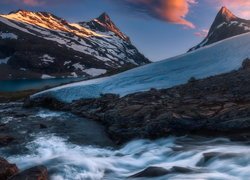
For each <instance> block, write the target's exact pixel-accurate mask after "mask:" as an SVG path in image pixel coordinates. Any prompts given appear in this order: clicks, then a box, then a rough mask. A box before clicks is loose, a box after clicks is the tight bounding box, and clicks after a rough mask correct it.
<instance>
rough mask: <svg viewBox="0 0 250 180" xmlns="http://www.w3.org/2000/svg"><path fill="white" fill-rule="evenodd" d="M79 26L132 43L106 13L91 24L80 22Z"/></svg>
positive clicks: (90, 22)
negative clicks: (109, 33)
mask: <svg viewBox="0 0 250 180" xmlns="http://www.w3.org/2000/svg"><path fill="white" fill-rule="evenodd" d="M79 24H80V25H81V26H83V27H86V28H89V29H91V30H94V31H98V32H105V33H108V32H111V33H113V34H114V35H115V36H118V37H119V38H121V39H122V40H124V41H126V42H128V43H131V42H130V39H129V37H128V36H127V35H125V34H124V33H122V32H121V31H120V29H119V28H118V27H117V26H116V25H115V23H114V22H113V21H112V20H111V18H110V16H109V15H108V14H107V13H106V12H104V13H102V14H101V15H100V16H99V17H97V18H95V19H93V20H91V21H89V22H79Z"/></svg>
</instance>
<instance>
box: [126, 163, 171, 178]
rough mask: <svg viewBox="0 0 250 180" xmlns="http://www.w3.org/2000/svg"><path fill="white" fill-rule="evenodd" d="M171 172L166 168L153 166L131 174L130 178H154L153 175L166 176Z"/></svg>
mask: <svg viewBox="0 0 250 180" xmlns="http://www.w3.org/2000/svg"><path fill="white" fill-rule="evenodd" d="M169 173H170V171H169V170H167V169H165V168H162V167H153V166H151V167H148V168H146V169H144V170H143V171H141V172H139V173H136V174H134V175H132V176H130V178H153V177H159V176H165V175H167V174H169Z"/></svg>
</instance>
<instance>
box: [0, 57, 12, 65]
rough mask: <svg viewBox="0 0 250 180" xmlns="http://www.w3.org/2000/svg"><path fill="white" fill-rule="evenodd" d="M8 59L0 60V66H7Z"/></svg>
mask: <svg viewBox="0 0 250 180" xmlns="http://www.w3.org/2000/svg"><path fill="white" fill-rule="evenodd" d="M9 59H10V57H7V58H3V59H0V64H7V63H8V61H9Z"/></svg>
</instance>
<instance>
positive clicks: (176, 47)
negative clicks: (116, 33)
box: [0, 0, 250, 61]
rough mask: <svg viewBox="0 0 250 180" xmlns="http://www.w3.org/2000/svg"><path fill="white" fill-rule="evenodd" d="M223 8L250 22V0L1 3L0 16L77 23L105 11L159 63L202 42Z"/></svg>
mask: <svg viewBox="0 0 250 180" xmlns="http://www.w3.org/2000/svg"><path fill="white" fill-rule="evenodd" d="M222 6H226V7H227V8H228V9H230V10H231V11H232V12H233V13H234V14H236V15H237V16H239V17H242V18H246V19H250V0H0V13H2V14H5V13H9V12H11V11H14V10H17V9H25V10H32V11H46V12H51V13H53V14H55V15H57V16H59V17H62V18H64V19H66V20H68V21H70V22H79V21H89V20H91V19H93V18H96V17H98V16H99V15H100V14H101V13H103V12H106V13H108V14H109V16H110V17H111V19H112V20H113V21H114V23H115V24H116V25H117V26H118V27H119V28H120V29H121V31H122V32H124V33H125V34H127V35H128V36H129V37H130V39H131V40H132V43H133V44H134V45H135V46H136V47H137V48H138V49H139V51H141V52H142V53H143V54H144V55H145V56H146V57H147V58H149V59H150V60H152V61H158V60H163V59H166V58H169V57H172V56H176V55H179V54H183V53H185V52H186V51H187V50H188V49H189V48H191V47H193V46H195V45H197V44H198V43H199V42H200V41H202V39H203V38H204V37H205V36H206V34H207V32H208V30H209V27H210V25H211V24H212V22H213V20H214V18H215V16H216V14H217V12H218V11H219V9H220V8H221V7H222Z"/></svg>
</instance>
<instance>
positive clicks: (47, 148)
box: [9, 135, 250, 180]
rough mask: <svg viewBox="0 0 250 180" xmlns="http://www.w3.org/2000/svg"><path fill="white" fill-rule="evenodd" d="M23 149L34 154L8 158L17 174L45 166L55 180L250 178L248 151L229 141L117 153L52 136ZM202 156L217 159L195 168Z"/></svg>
mask: <svg viewBox="0 0 250 180" xmlns="http://www.w3.org/2000/svg"><path fill="white" fill-rule="evenodd" d="M27 148H28V149H30V151H32V152H33V153H32V154H28V155H21V156H15V157H9V160H10V161H11V162H14V163H17V165H18V166H19V167H20V168H21V169H25V168H28V167H31V166H34V165H36V164H37V165H39V164H44V165H46V166H47V167H48V168H49V170H50V174H51V178H52V179H54V180H63V179H72V180H73V179H74V180H80V179H91V180H92V179H93V180H97V179H107V180H109V179H126V178H127V177H129V176H131V175H133V174H135V173H137V172H139V171H141V170H143V169H144V168H146V167H149V166H157V167H164V168H166V169H170V168H171V167H173V166H179V167H187V168H190V169H192V170H194V172H193V173H188V174H181V173H173V174H169V175H166V176H163V177H158V178H152V179H171V180H173V179H175V180H182V179H183V180H184V179H197V180H198V179H199V180H203V179H204V180H205V179H206V180H224V179H225V180H242V179H243V180H244V179H246V180H247V179H248V178H249V177H250V147H249V146H248V145H243V144H238V143H233V142H230V141H229V140H227V139H213V140H208V139H203V138H201V139H198V138H195V139H193V138H188V137H181V138H175V137H171V138H166V139H162V140H157V141H149V140H137V141H133V142H130V143H128V144H127V145H126V146H124V147H122V148H120V149H117V150H115V149H108V148H97V147H93V146H78V145H74V144H71V143H69V142H67V140H66V139H63V138H60V137H57V136H53V135H51V136H45V137H38V138H37V139H35V140H34V141H33V142H30V143H29V144H28V145H27ZM206 153H215V156H214V157H211V159H209V160H208V161H207V162H204V164H202V165H201V166H198V165H197V164H199V162H202V159H203V158H204V154H206ZM216 154H218V155H216ZM223 155H224V156H223Z"/></svg>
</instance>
